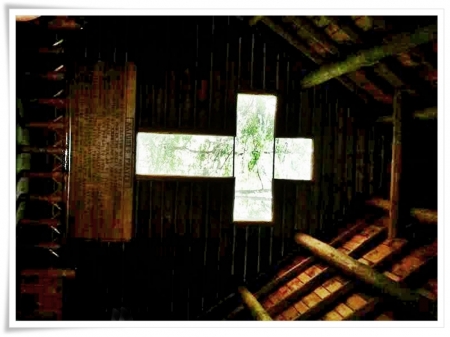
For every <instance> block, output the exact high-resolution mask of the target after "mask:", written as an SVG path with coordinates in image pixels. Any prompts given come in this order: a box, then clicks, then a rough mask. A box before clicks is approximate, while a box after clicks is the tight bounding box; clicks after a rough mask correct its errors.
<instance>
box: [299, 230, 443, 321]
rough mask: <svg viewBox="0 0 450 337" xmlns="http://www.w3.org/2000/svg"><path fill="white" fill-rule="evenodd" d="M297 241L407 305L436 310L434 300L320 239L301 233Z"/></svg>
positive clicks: (351, 274) (425, 309)
mask: <svg viewBox="0 0 450 337" xmlns="http://www.w3.org/2000/svg"><path fill="white" fill-rule="evenodd" d="M295 241H296V242H297V243H298V244H299V245H301V246H303V247H305V248H306V249H308V250H309V251H311V252H312V253H313V254H314V255H315V256H317V257H319V258H320V259H322V260H324V261H326V262H328V263H329V264H331V265H332V266H334V267H336V268H339V269H340V270H342V271H343V272H344V273H345V274H347V275H349V276H351V277H355V278H357V279H359V280H361V281H363V282H364V283H366V284H369V285H371V286H373V287H375V288H377V289H378V290H380V291H381V292H382V293H384V294H387V295H390V296H392V297H394V298H396V299H398V300H400V301H401V302H403V303H405V304H407V305H412V306H414V307H416V308H418V309H419V310H420V311H422V312H423V311H429V312H434V311H435V310H436V308H435V307H434V304H433V303H432V301H430V300H429V299H427V298H425V297H423V296H422V295H420V293H418V292H416V291H413V290H411V289H409V288H406V287H403V286H401V285H400V284H398V283H397V282H395V281H392V280H391V279H389V278H388V277H386V276H385V275H383V274H381V273H379V272H377V271H375V270H374V269H373V268H371V267H369V266H367V265H365V264H363V263H361V262H358V261H356V260H355V259H353V258H351V257H350V256H348V255H346V254H344V253H342V252H340V251H338V250H337V249H335V248H333V247H331V246H330V245H328V244H326V243H324V242H322V241H320V240H317V239H315V238H313V237H311V236H309V235H307V234H303V233H299V234H297V235H296V236H295Z"/></svg>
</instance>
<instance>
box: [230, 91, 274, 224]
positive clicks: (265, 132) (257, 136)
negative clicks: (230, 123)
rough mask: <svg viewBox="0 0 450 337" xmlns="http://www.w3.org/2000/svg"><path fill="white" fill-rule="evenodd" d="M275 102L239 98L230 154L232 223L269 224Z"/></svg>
mask: <svg viewBox="0 0 450 337" xmlns="http://www.w3.org/2000/svg"><path fill="white" fill-rule="evenodd" d="M276 102H277V98H276V97H275V96H272V95H270V96H269V95H247V94H239V95H238V101H237V130H236V149H235V153H234V165H235V169H234V175H235V182H236V183H235V194H234V212H233V220H234V221H272V220H273V214H272V213H273V212H272V179H273V142H274V121H275V110H276Z"/></svg>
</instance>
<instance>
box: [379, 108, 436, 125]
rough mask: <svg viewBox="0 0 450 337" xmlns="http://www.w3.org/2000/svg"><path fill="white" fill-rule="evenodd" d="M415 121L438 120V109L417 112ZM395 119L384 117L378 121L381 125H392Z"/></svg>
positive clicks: (414, 116)
mask: <svg viewBox="0 0 450 337" xmlns="http://www.w3.org/2000/svg"><path fill="white" fill-rule="evenodd" d="M413 118H414V119H419V120H430V119H436V118H437V107H432V108H427V109H425V110H421V111H416V112H414V114H413ZM393 121H394V118H393V117H392V116H384V117H380V118H378V119H377V122H379V123H392V122H393Z"/></svg>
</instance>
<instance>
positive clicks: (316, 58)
mask: <svg viewBox="0 0 450 337" xmlns="http://www.w3.org/2000/svg"><path fill="white" fill-rule="evenodd" d="M259 21H260V22H262V23H264V24H265V25H266V26H267V27H269V28H270V29H271V30H272V31H274V32H275V33H277V34H278V35H280V36H281V37H282V38H283V39H285V40H286V41H287V42H288V43H289V44H291V45H292V46H293V47H295V48H296V49H297V50H299V51H300V52H301V53H302V54H303V55H305V56H306V57H307V58H309V59H310V60H311V61H313V62H314V63H316V64H317V65H321V64H323V63H324V59H323V58H322V57H321V56H320V55H317V54H315V55H313V53H312V52H311V51H310V49H309V47H308V46H307V45H305V44H304V43H303V42H302V41H300V40H299V39H297V38H296V37H294V36H293V35H292V34H290V33H289V32H287V31H285V30H284V28H283V27H281V26H280V25H278V24H277V23H276V22H274V21H273V20H272V19H271V18H269V17H267V16H263V17H261V18H260V19H259ZM336 80H337V81H339V82H340V83H341V84H342V85H343V86H344V87H346V88H347V89H348V90H350V91H351V92H353V93H355V90H356V86H357V84H355V83H353V82H352V81H351V80H350V79H349V78H348V77H346V76H342V77H338V78H336ZM357 95H358V96H359V97H360V98H361V99H362V100H363V101H364V102H365V103H367V102H368V97H367V96H366V95H365V94H364V93H362V92H360V91H357Z"/></svg>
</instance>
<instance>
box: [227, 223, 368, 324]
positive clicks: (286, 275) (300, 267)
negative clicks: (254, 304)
mask: <svg viewBox="0 0 450 337" xmlns="http://www.w3.org/2000/svg"><path fill="white" fill-rule="evenodd" d="M366 226H367V225H366V223H365V222H359V223H357V224H356V225H354V226H352V227H351V228H349V229H347V230H346V231H344V232H343V233H341V234H339V235H338V236H337V237H336V238H334V239H333V240H332V241H331V242H330V243H329V244H330V245H331V246H332V247H337V246H339V245H341V244H342V243H343V242H345V241H346V240H348V239H349V238H351V237H352V236H353V235H355V234H356V233H357V232H359V231H361V230H362V229H363V228H364V227H366ZM316 262H317V259H315V258H314V256H310V257H307V258H306V259H305V260H303V261H301V262H300V263H298V264H297V265H295V266H293V267H292V268H290V269H289V270H287V271H286V272H283V273H282V274H281V275H277V276H276V277H275V278H274V279H273V280H271V281H270V282H268V283H267V284H266V285H265V286H263V287H262V288H261V289H260V290H258V291H257V292H256V293H255V294H254V296H255V297H256V298H259V299H261V298H263V297H264V296H267V295H268V294H270V293H271V292H273V291H274V290H275V289H276V288H278V287H280V286H281V285H282V284H283V283H287V282H288V281H290V280H291V279H293V278H294V277H296V276H297V275H298V274H300V273H301V272H303V271H304V270H306V269H308V268H309V267H310V266H312V265H313V264H314V263H316ZM242 310H244V306H242V305H240V306H239V307H238V308H236V309H235V310H234V311H233V312H232V313H231V314H230V315H228V317H227V319H228V320H231V319H234V317H236V316H237V315H239V314H240V313H241V312H242Z"/></svg>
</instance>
